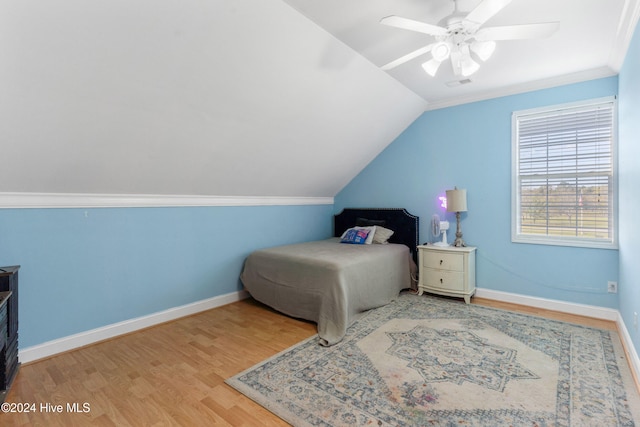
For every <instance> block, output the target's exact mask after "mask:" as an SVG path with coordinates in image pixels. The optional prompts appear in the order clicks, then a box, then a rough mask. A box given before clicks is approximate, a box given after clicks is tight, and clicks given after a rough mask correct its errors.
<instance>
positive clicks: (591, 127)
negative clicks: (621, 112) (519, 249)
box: [511, 98, 617, 248]
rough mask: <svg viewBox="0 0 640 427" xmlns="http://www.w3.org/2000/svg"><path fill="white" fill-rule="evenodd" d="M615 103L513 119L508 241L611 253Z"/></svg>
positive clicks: (523, 114)
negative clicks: (596, 248) (595, 249)
mask: <svg viewBox="0 0 640 427" xmlns="http://www.w3.org/2000/svg"><path fill="white" fill-rule="evenodd" d="M615 107H616V104H615V98H605V99H597V100H592V101H588V102H580V103H575V104H568V105H560V106H555V107H548V108H544V109H535V110H526V111H517V112H515V113H513V118H512V132H513V148H512V149H513V184H512V192H513V194H512V196H513V197H512V203H513V206H512V209H511V211H512V220H511V224H512V232H511V240H512V241H514V242H520V243H539V244H548V245H565V246H583V247H598V248H615V247H616V245H617V239H616V238H615V235H616V227H615V217H616V215H615V206H616V202H615V190H616V189H615V178H616V158H615V138H616V129H615V123H616V120H615V116H616V114H615Z"/></svg>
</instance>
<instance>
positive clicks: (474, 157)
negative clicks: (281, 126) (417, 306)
mask: <svg viewBox="0 0 640 427" xmlns="http://www.w3.org/2000/svg"><path fill="white" fill-rule="evenodd" d="M617 90H618V80H617V78H616V77H612V78H606V79H598V80H593V81H588V82H584V83H579V84H573V85H566V86H562V87H558V88H553V89H547V90H540V91H535V92H530V93H525V94H520V95H513V96H508V97H502V98H496V99H492V100H488V101H482V102H476V103H471V104H465V105H461V106H456V107H450V108H444V109H440V110H434V111H428V112H425V113H424V114H423V115H422V116H421V117H420V118H419V119H418V120H416V121H415V122H414V123H413V124H412V125H411V126H410V127H409V128H408V129H407V130H406V131H405V132H404V133H403V134H401V135H400V136H399V137H398V138H397V139H396V141H394V142H393V143H392V144H391V145H390V146H389V147H387V149H386V150H385V151H383V152H382V153H381V154H380V155H379V156H378V157H377V158H376V159H374V161H373V162H372V163H370V164H369V165H368V166H367V167H366V168H365V169H364V170H363V171H362V172H361V173H360V174H359V175H358V176H357V177H356V178H355V179H354V180H353V181H352V182H351V183H350V184H349V185H348V186H347V187H345V188H344V189H343V190H342V191H341V192H340V193H339V194H338V195H337V196H336V198H335V210H336V211H339V210H340V209H342V208H343V207H349V206H355V207H358V206H360V207H362V206H387V207H392V206H394V207H406V208H407V209H408V210H409V211H410V212H412V213H414V214H416V215H419V216H420V219H421V224H420V225H421V229H420V230H421V231H420V234H421V241H422V242H425V241H427V240H430V239H431V237H430V235H429V222H430V219H431V216H432V215H433V214H434V213H438V214H439V215H440V217H441V219H445V214H446V219H447V220H449V221H450V222H451V225H452V231H453V232H450V234H449V241H452V240H453V234H454V232H455V231H454V229H455V216H454V215H453V214H447V213H446V212H444V211H443V209H442V208H440V207H439V206H438V200H437V198H438V196H440V195H444V191H445V190H446V189H451V188H453V187H454V186H458V188H466V189H467V198H468V201H467V203H468V212H466V213H463V214H462V231H463V233H464V239H465V241H466V242H467V243H468V244H469V245H472V246H477V247H478V252H477V285H478V287H482V288H486V289H493V290H498V291H505V292H512V293H516V294H523V295H529V296H535V297H542V298H550V299H557V300H563V301H569V302H575V303H582V304H590V305H597V306H604V307H612V308H617V307H618V298H617V295H615V294H609V293H607V281H609V280H615V281H617V280H618V251H617V250H603V249H583V248H572V247H560V246H542V245H530V244H517V243H512V242H511V113H512V112H513V111H517V110H524V109H529V108H535V107H541V106H548V105H554V104H561V103H567V102H573V101H578V100H583V99H591V98H598V97H605V96H613V95H616V94H617Z"/></svg>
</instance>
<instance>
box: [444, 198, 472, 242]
mask: <svg viewBox="0 0 640 427" xmlns="http://www.w3.org/2000/svg"><path fill="white" fill-rule="evenodd" d="M466 211H467V190H459V189H458V187H454V189H453V190H447V212H455V213H456V224H457V228H456V240H454V242H453V243H452V244H451V246H457V247H461V246H467V244H466V243H465V242H464V240H462V231H461V229H460V212H466Z"/></svg>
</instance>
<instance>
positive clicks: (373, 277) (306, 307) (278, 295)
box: [240, 238, 415, 345]
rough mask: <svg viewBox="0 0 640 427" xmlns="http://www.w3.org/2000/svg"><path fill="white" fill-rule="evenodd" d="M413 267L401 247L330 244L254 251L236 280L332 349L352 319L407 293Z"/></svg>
mask: <svg viewBox="0 0 640 427" xmlns="http://www.w3.org/2000/svg"><path fill="white" fill-rule="evenodd" d="M414 267H415V264H414V263H413V260H412V259H411V256H410V253H409V248H408V247H406V246H404V245H397V244H386V245H375V244H374V245H350V244H344V243H339V239H338V238H333V239H328V240H321V241H315V242H308V243H300V244H295V245H287V246H278V247H274V248H268V249H262V250H258V251H255V252H253V253H252V254H251V255H249V257H248V258H247V260H246V262H245V266H244V269H243V271H242V274H241V276H240V278H241V280H242V282H243V284H244V286H245V288H246V289H247V291H249V293H250V294H251V296H253V297H254V298H255V299H256V300H258V301H260V302H262V303H264V304H266V305H268V306H270V307H272V308H274V309H276V310H278V311H280V312H282V313H285V314H287V315H290V316H293V317H297V318H302V319H306V320H311V321H314V322H316V323H317V324H318V336H319V337H320V343H321V344H323V345H332V344H335V343H337V342H339V341H340V340H341V339H342V337H343V336H344V334H345V332H346V330H347V327H349V325H350V324H351V323H352V322H353V321H354V320H355V319H356V318H357V317H358V315H360V314H361V313H363V312H364V311H366V310H369V309H371V308H375V307H380V306H382V305H385V304H388V303H389V302H390V301H392V300H393V299H394V298H396V297H397V296H398V294H399V292H400V290H402V289H404V288H409V287H411V286H412V281H411V272H412V271H413V269H414Z"/></svg>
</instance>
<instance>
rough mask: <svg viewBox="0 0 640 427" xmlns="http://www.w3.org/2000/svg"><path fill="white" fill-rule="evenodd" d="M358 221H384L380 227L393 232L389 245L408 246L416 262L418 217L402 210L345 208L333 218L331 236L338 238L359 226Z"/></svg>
mask: <svg viewBox="0 0 640 427" xmlns="http://www.w3.org/2000/svg"><path fill="white" fill-rule="evenodd" d="M358 219H366V220H369V221H371V222H374V221H384V224H380V225H382V226H383V227H385V228H388V229H390V230H393V231H394V233H393V236H391V238H390V239H389V243H400V244H403V245H406V246H408V247H409V249H410V250H411V254H412V255H413V259H414V261H416V262H417V251H416V248H417V246H418V239H419V235H418V233H419V231H420V230H419V221H420V218H419V217H417V216H415V215H411V214H410V213H409V212H407V210H406V209H402V208H345V209H343V211H342V212H340V213H339V214H337V215H334V217H333V235H334V236H335V237H339V236H341V235H342V233H344V232H345V230H347V229H348V228H351V227H354V226H356V225H359V224H356V222H357V220H358Z"/></svg>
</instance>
